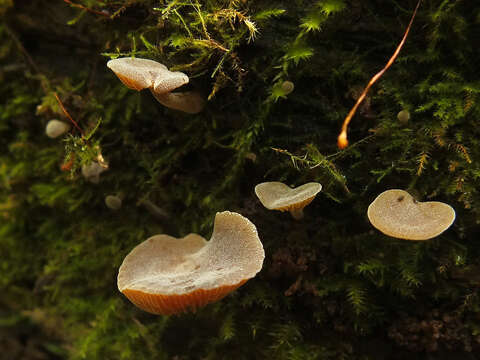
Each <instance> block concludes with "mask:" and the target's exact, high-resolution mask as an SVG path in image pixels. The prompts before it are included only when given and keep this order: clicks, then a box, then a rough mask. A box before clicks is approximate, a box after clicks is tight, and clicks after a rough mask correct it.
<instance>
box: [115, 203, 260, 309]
mask: <svg viewBox="0 0 480 360" xmlns="http://www.w3.org/2000/svg"><path fill="white" fill-rule="evenodd" d="M264 257H265V253H264V250H263V246H262V243H261V242H260V239H259V237H258V233H257V229H256V228H255V225H253V224H252V223H251V222H250V221H249V220H248V219H247V218H245V217H243V216H242V215H240V214H237V213H234V212H229V211H224V212H221V213H217V215H216V216H215V223H214V228H213V234H212V237H211V239H210V241H206V240H205V239H204V238H203V237H201V236H200V235H197V234H189V235H187V236H185V237H183V238H180V239H177V238H175V237H172V236H168V235H156V236H153V237H151V238H149V239H147V240H146V241H144V242H143V243H141V244H139V245H138V246H136V247H135V248H134V249H133V250H132V251H131V252H130V253H129V254H128V255H127V256H126V257H125V259H124V261H123V263H122V265H121V266H120V269H119V271H118V281H117V285H118V289H119V290H120V291H121V292H122V293H123V294H124V295H125V296H127V298H128V299H129V300H130V301H132V302H133V303H134V304H135V305H136V306H138V307H139V308H141V309H143V310H145V311H148V312H150V313H154V314H174V313H179V312H183V311H187V310H195V309H196V308H198V307H200V306H204V305H206V304H208V303H211V302H214V301H217V300H219V299H221V298H223V297H224V296H226V295H227V294H228V293H229V292H231V291H233V290H234V289H236V288H238V287H239V286H241V285H242V284H244V283H245V282H246V281H247V280H248V279H250V278H252V277H254V276H255V275H256V274H257V273H258V272H259V271H260V270H261V268H262V264H263V259H264Z"/></svg>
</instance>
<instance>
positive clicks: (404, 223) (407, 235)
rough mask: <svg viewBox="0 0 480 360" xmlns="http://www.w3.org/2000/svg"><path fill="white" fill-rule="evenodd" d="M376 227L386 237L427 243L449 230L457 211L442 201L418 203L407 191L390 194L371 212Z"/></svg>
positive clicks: (371, 206)
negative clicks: (426, 241)
mask: <svg viewBox="0 0 480 360" xmlns="http://www.w3.org/2000/svg"><path fill="white" fill-rule="evenodd" d="M367 215H368V219H369V220H370V222H371V223H372V225H373V226H374V227H375V228H377V229H378V230H380V231H381V232H383V233H384V234H385V235H388V236H391V237H395V238H400V239H406V240H427V239H431V238H433V237H435V236H438V235H440V234H441V233H442V232H444V231H445V230H447V229H448V228H449V227H450V226H451V225H452V224H453V221H454V220H455V210H453V208H452V207H451V206H450V205H447V204H444V203H442V202H438V201H430V202H418V201H416V200H415V199H414V198H413V197H412V196H411V195H410V194H409V193H408V192H406V191H404V190H398V189H392V190H387V191H384V192H383V193H381V194H380V195H378V196H377V198H376V199H375V200H374V201H373V202H372V203H371V204H370V206H369V207H368V211H367Z"/></svg>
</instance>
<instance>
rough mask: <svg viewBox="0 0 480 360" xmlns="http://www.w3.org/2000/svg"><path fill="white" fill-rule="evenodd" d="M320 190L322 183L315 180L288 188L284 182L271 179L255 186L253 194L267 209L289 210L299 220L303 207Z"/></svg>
mask: <svg viewBox="0 0 480 360" xmlns="http://www.w3.org/2000/svg"><path fill="white" fill-rule="evenodd" d="M320 190H322V185H321V184H319V183H316V182H310V183H307V184H303V185H301V186H298V187H296V188H293V189H292V188H290V187H289V186H287V185H285V184H284V183H281V182H277V181H272V182H264V183H261V184H258V185H257V186H255V194H257V197H258V198H259V199H260V202H261V203H262V204H263V206H265V207H266V208H267V209H270V210H280V211H290V214H292V216H293V217H294V218H295V219H297V220H299V219H302V218H303V208H304V207H305V206H307V205H308V204H310V203H311V202H312V201H313V199H314V198H315V196H316V195H317V194H318V193H319V192H320Z"/></svg>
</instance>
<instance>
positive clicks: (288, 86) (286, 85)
mask: <svg viewBox="0 0 480 360" xmlns="http://www.w3.org/2000/svg"><path fill="white" fill-rule="evenodd" d="M293 89H295V85H294V84H293V82H291V81H288V80H286V81H284V82H283V83H282V90H283V92H284V95H288V94H290V93H291V92H292V91H293Z"/></svg>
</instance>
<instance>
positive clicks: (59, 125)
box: [45, 119, 70, 139]
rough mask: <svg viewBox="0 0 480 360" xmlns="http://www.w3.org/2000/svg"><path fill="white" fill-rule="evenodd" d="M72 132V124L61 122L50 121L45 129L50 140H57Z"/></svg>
mask: <svg viewBox="0 0 480 360" xmlns="http://www.w3.org/2000/svg"><path fill="white" fill-rule="evenodd" d="M69 130H70V124H67V123H66V122H63V121H60V120H56V119H53V120H50V121H49V122H48V123H47V126H46V127H45V134H47V136H48V137H49V138H52V139H55V138H57V137H59V136H61V135H63V134H65V133H66V132H68V131H69Z"/></svg>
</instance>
